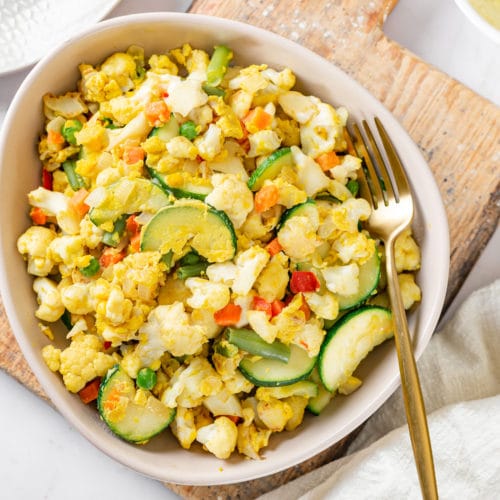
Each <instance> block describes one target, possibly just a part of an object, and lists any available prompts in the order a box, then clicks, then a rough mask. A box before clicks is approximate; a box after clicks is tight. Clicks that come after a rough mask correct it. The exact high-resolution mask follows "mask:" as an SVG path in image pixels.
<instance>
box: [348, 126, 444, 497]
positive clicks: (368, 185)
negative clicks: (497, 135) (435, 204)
mask: <svg viewBox="0 0 500 500" xmlns="http://www.w3.org/2000/svg"><path fill="white" fill-rule="evenodd" d="M362 124H363V129H364V136H363V134H362V133H361V130H360V128H359V127H358V125H357V124H353V127H352V128H353V131H354V146H355V150H356V151H357V153H358V155H359V156H360V157H361V158H363V160H364V163H365V167H366V168H361V169H360V171H361V174H360V176H359V184H360V191H361V194H362V195H363V196H364V197H365V198H366V199H367V200H368V201H369V202H371V205H372V214H371V216H370V218H369V220H368V229H369V231H370V233H371V234H373V235H374V236H377V237H379V238H380V239H381V240H382V241H383V242H384V246H385V257H386V268H387V287H388V290H389V298H390V302H391V308H392V314H393V322H394V339H395V343H396V350H397V354H398V362H399V371H400V374H401V387H402V391H403V399H404V403H405V409H406V419H407V421H408V429H409V432H410V439H411V443H412V447H413V455H414V457H415V463H416V467H417V472H418V477H419V480H420V488H421V490H422V496H423V498H425V499H437V498H438V493H437V485H436V476H435V472H434V461H433V458H432V448H431V443H430V438H429V430H428V427H427V418H426V414H425V407H424V401H423V398H422V391H421V388H420V382H419V378H418V372H417V367H416V364H415V358H414V356H413V349H412V341H411V338H410V333H409V331H408V323H407V320H406V313H405V309H404V306H403V301H402V297H401V291H400V289H399V282H398V276H397V272H396V264H395V260H394V242H395V240H396V238H397V237H398V235H400V234H401V232H402V231H403V230H404V229H406V228H407V227H408V226H409V225H410V223H411V221H412V218H413V198H412V194H411V189H410V185H409V183H408V179H407V177H406V174H405V172H404V168H403V165H402V164H401V161H400V159H399V157H398V155H397V153H396V150H395V148H394V146H393V145H392V142H391V140H390V139H389V136H388V134H387V132H386V130H385V128H384V126H383V125H382V123H381V121H380V120H379V119H378V118H375V125H376V127H377V130H378V132H379V135H380V139H381V141H382V144H383V146H384V150H385V155H386V158H387V160H388V162H389V164H390V167H391V170H392V174H393V179H394V182H393V179H392V178H391V175H390V173H389V169H388V168H387V165H386V162H385V161H384V158H383V155H382V153H381V151H380V149H379V148H378V146H377V142H376V141H375V138H374V136H373V134H372V132H371V130H370V128H369V126H368V123H367V122H366V120H363V122H362ZM364 137H366V140H365V139H364ZM349 138H350V137H349V135H348V139H349ZM377 167H378V170H377Z"/></svg>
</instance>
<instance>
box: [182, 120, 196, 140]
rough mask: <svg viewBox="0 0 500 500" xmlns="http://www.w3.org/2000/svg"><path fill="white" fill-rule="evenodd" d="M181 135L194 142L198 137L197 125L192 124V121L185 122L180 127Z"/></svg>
mask: <svg viewBox="0 0 500 500" xmlns="http://www.w3.org/2000/svg"><path fill="white" fill-rule="evenodd" d="M179 134H180V135H182V136H184V137H185V138H186V139H189V140H190V141H192V140H193V139H194V138H195V137H196V136H197V135H198V131H197V130H196V123H194V122H192V121H191V120H189V121H187V122H184V123H183V124H182V125H181V126H180V127H179Z"/></svg>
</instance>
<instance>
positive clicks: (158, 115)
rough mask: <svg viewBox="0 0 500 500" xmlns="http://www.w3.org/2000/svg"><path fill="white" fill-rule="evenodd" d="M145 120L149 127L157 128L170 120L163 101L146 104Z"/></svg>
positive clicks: (168, 111)
mask: <svg viewBox="0 0 500 500" xmlns="http://www.w3.org/2000/svg"><path fill="white" fill-rule="evenodd" d="M145 113H146V119H147V121H148V123H149V124H150V125H153V126H154V127H159V126H161V125H162V124H163V123H167V122H168V120H169V119H170V110H169V109H168V106H167V104H166V103H165V101H154V102H150V103H148V104H146V108H145Z"/></svg>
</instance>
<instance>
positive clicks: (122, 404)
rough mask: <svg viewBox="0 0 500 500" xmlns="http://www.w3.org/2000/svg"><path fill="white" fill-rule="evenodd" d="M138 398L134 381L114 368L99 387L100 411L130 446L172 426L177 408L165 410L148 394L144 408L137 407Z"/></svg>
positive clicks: (98, 403) (107, 422) (163, 406)
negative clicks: (136, 400)
mask: <svg viewBox="0 0 500 500" xmlns="http://www.w3.org/2000/svg"><path fill="white" fill-rule="evenodd" d="M135 394H136V388H135V383H134V381H133V379H131V378H130V377H129V376H128V375H127V374H126V373H125V371H123V370H122V369H121V368H120V365H115V366H114V367H113V368H111V369H110V370H109V371H108V373H107V374H106V376H105V377H104V379H103V381H102V382H101V385H100V386H99V395H98V397H97V408H98V410H99V414H100V415H101V418H102V419H103V420H104V422H105V423H106V425H107V426H108V427H109V428H110V429H111V430H112V431H113V432H114V433H115V434H116V435H117V436H120V437H121V438H122V439H125V440H126V441H130V442H131V443H144V442H146V441H148V440H149V439H151V438H152V437H153V436H156V434H158V433H160V432H161V431H162V430H163V429H165V428H166V427H168V426H169V425H170V423H171V422H172V420H173V419H174V417H175V408H169V407H168V406H165V405H164V404H163V403H162V402H161V401H159V400H158V399H157V398H155V397H154V396H153V395H151V394H149V393H148V394H149V395H148V397H147V399H146V401H145V404H144V405H142V404H138V403H136V402H135V401H134V397H135Z"/></svg>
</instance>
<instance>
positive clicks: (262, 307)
mask: <svg viewBox="0 0 500 500" xmlns="http://www.w3.org/2000/svg"><path fill="white" fill-rule="evenodd" d="M252 309H254V310H255V311H264V312H265V313H266V314H267V315H268V316H269V317H271V316H272V315H273V311H272V305H271V302H268V301H267V300H266V299H263V298H262V297H259V296H258V295H256V296H255V297H254V298H253V300H252Z"/></svg>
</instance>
